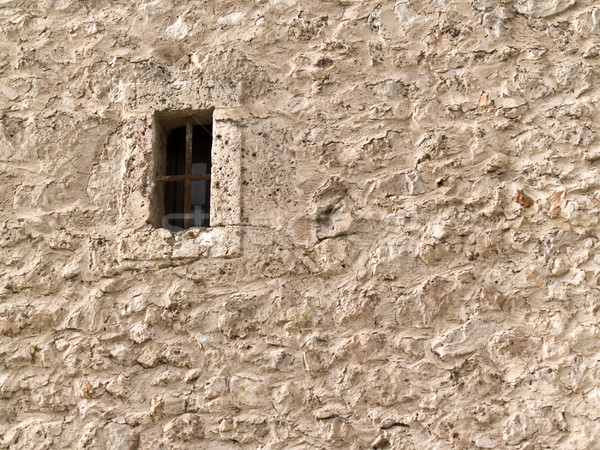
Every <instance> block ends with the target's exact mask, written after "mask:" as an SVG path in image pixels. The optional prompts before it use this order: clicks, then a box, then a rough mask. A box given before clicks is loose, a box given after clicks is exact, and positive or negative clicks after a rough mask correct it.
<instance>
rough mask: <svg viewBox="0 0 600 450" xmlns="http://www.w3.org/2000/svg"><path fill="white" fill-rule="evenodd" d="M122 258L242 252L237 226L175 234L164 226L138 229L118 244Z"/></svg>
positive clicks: (220, 255)
mask: <svg viewBox="0 0 600 450" xmlns="http://www.w3.org/2000/svg"><path fill="white" fill-rule="evenodd" d="M117 254H118V259H119V261H153V260H154V261H165V260H174V261H177V260H187V261H189V260H197V259H202V258H237V257H239V256H240V255H241V237H240V230H239V227H238V226H231V225H230V226H218V227H210V228H190V229H188V230H185V231H181V232H176V233H173V232H171V231H169V230H167V229H164V228H154V229H149V230H138V231H136V232H134V233H132V234H130V235H126V236H123V237H122V238H121V239H120V240H119V244H118V253H117Z"/></svg>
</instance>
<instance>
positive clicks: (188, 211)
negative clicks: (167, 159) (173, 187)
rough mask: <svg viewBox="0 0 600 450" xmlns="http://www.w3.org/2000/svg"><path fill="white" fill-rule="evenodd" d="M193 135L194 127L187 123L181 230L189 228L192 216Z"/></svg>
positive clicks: (189, 122)
mask: <svg viewBox="0 0 600 450" xmlns="http://www.w3.org/2000/svg"><path fill="white" fill-rule="evenodd" d="M193 135H194V126H193V125H192V122H191V121H188V123H187V125H186V127H185V175H186V179H185V191H184V195H183V214H184V216H183V228H189V227H190V217H191V215H192V180H190V179H189V176H190V175H191V174H192V137H193Z"/></svg>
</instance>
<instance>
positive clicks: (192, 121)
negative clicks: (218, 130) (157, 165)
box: [157, 114, 213, 231]
mask: <svg viewBox="0 0 600 450" xmlns="http://www.w3.org/2000/svg"><path fill="white" fill-rule="evenodd" d="M181 121H182V120H181V118H180V120H179V121H178V122H179V124H177V123H176V122H175V123H173V121H171V123H170V124H169V123H168V124H167V125H170V126H168V127H166V128H167V129H166V130H165V131H166V149H165V157H164V158H163V161H164V164H163V165H162V166H163V167H164V169H163V171H162V172H163V173H162V174H161V173H159V175H158V176H157V181H158V182H159V183H160V184H161V185H162V197H163V202H164V205H163V206H164V210H163V211H164V216H163V219H162V226H163V227H164V228H167V229H170V230H173V231H178V230H181V229H186V228H190V227H208V226H210V187H211V169H212V158H211V153H212V136H213V132H212V114H211V116H210V122H208V123H207V120H206V118H205V120H202V121H201V120H199V119H198V118H197V117H195V116H194V115H193V114H189V117H187V118H185V122H184V123H185V125H181ZM202 122H204V123H202ZM178 125H179V126H178ZM167 130H168V131H167Z"/></svg>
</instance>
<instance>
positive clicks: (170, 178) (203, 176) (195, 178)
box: [156, 173, 210, 182]
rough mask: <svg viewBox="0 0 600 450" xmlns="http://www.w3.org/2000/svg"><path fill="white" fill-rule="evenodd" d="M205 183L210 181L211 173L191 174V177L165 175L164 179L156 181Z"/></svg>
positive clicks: (158, 178) (157, 178)
mask: <svg viewBox="0 0 600 450" xmlns="http://www.w3.org/2000/svg"><path fill="white" fill-rule="evenodd" d="M185 180H192V181H204V180H210V173H207V174H191V175H165V176H162V177H156V181H167V182H168V181H185Z"/></svg>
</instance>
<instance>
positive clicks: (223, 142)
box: [118, 107, 243, 263]
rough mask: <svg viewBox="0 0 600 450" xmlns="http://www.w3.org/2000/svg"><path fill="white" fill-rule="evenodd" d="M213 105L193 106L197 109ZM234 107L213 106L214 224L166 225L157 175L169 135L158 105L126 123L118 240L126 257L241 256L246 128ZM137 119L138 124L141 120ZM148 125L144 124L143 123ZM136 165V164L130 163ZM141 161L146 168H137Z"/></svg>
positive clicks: (130, 259)
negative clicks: (178, 227)
mask: <svg viewBox="0 0 600 450" xmlns="http://www.w3.org/2000/svg"><path fill="white" fill-rule="evenodd" d="M200 109H209V108H188V109H181V111H183V112H185V111H186V110H188V111H197V110H200ZM238 109H239V108H234V109H231V108H230V109H220V108H218V107H215V108H214V109H213V110H212V116H213V143H212V171H211V172H212V173H211V178H212V180H211V192H210V204H211V212H210V227H192V228H188V229H186V230H182V231H177V232H173V231H170V230H168V229H165V228H162V225H161V222H162V217H160V214H161V210H162V208H163V206H161V201H162V199H161V197H160V189H161V187H160V185H161V184H162V183H160V182H158V181H157V175H158V174H159V173H161V170H162V166H161V165H162V164H164V161H165V158H166V155H165V150H166V135H165V133H164V131H163V129H162V125H161V123H160V119H159V118H158V117H157V114H156V112H155V111H152V112H149V113H147V114H145V115H144V118H143V119H142V120H141V122H140V118H139V117H138V118H132V119H131V121H130V123H129V124H128V125H126V128H128V130H129V133H126V134H129V138H126V140H125V147H126V150H125V152H126V154H125V157H124V168H123V169H124V170H123V174H124V179H123V189H122V199H121V203H122V213H121V215H122V218H123V220H122V222H123V223H122V227H123V226H126V227H127V229H129V230H134V231H129V232H125V233H124V234H122V235H121V236H120V238H119V243H118V258H119V260H120V261H121V262H123V263H127V262H134V261H137V262H140V261H153V260H159V261H165V260H173V261H176V260H186V261H189V260H194V259H201V258H234V257H239V256H241V231H240V223H241V214H242V210H241V209H242V206H241V205H242V202H241V186H242V179H241V178H242V148H243V134H242V127H240V126H239V125H238V124H237V123H236V120H232V119H233V118H234V117H236V116H239V115H240V113H239V111H237V110H238ZM136 123H137V124H136ZM144 127H145V128H146V129H143V128H144ZM128 167H133V168H134V169H129V170H128V169H127V168H128ZM137 167H140V168H141V170H135V168H137Z"/></svg>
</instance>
